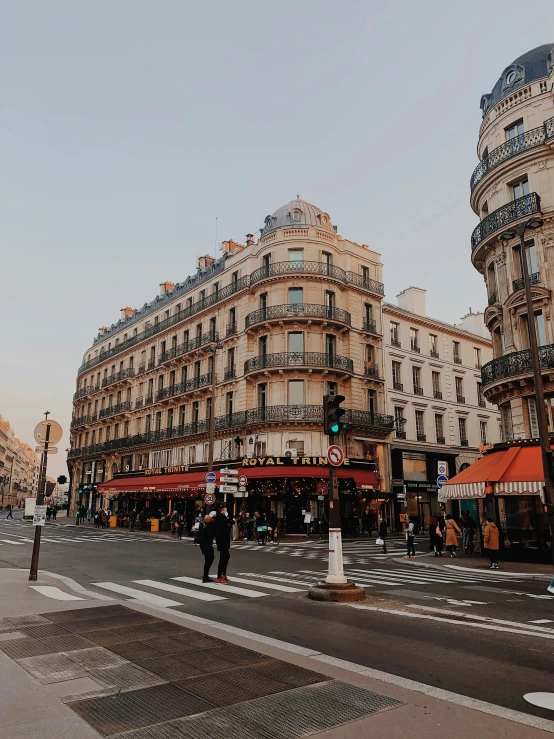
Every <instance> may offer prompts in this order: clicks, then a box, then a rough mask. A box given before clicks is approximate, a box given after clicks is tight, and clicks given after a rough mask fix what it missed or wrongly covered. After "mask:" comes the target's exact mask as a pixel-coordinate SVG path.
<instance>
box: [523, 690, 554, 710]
mask: <svg viewBox="0 0 554 739" xmlns="http://www.w3.org/2000/svg"><path fill="white" fill-rule="evenodd" d="M523 697H524V699H525V700H526V701H527V703H532V704H533V705H534V706H540V708H548V710H550V711H554V693H526V694H525V695H524V696H523Z"/></svg>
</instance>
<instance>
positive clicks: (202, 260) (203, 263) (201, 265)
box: [198, 254, 215, 269]
mask: <svg viewBox="0 0 554 739" xmlns="http://www.w3.org/2000/svg"><path fill="white" fill-rule="evenodd" d="M214 262H215V259H214V258H213V257H212V255H211V254H204V256H203V257H198V269H205V268H206V267H209V266H210V264H213V263H214Z"/></svg>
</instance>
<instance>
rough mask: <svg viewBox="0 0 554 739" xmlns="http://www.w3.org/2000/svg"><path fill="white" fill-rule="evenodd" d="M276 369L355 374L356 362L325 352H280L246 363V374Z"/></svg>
mask: <svg viewBox="0 0 554 739" xmlns="http://www.w3.org/2000/svg"><path fill="white" fill-rule="evenodd" d="M274 367H329V368H331V369H338V370H343V371H344V372H354V362H353V361H352V360H351V359H349V358H348V357H341V356H339V355H338V354H326V353H324V352H279V353H277V354H263V355H262V356H259V357H252V358H251V359H247V360H246V362H245V363H244V374H245V375H247V374H248V373H249V372H255V371H256V370H262V369H271V368H274Z"/></svg>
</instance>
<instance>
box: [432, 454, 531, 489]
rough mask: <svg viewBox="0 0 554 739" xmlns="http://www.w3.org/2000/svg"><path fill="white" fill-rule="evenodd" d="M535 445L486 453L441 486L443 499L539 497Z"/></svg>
mask: <svg viewBox="0 0 554 739" xmlns="http://www.w3.org/2000/svg"><path fill="white" fill-rule="evenodd" d="M543 477H544V473H543V468H542V456H541V448H540V446H539V445H538V444H532V445H531V444H529V445H519V446H516V445H514V446H511V447H508V448H504V449H498V450H495V451H492V452H489V453H488V454H486V455H485V456H484V457H482V458H481V459H479V460H478V461H477V462H474V464H472V465H471V466H470V467H468V468H467V469H465V470H463V471H462V472H460V473H459V474H458V475H456V476H455V477H453V478H452V479H451V480H449V481H448V482H447V483H446V484H445V485H443V487H442V491H441V492H442V498H443V500H453V499H457V500H460V499H463V498H484V497H485V495H486V493H487V492H489V493H493V494H494V495H539V494H540V492H541V489H542V487H543V485H544V479H543Z"/></svg>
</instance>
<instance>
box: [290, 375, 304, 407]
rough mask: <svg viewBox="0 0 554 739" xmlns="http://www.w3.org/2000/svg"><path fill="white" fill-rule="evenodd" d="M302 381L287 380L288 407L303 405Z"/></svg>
mask: <svg viewBox="0 0 554 739" xmlns="http://www.w3.org/2000/svg"><path fill="white" fill-rule="evenodd" d="M304 388H305V383H304V380H289V388H288V389H289V405H305V403H306V395H305V389H304Z"/></svg>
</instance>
